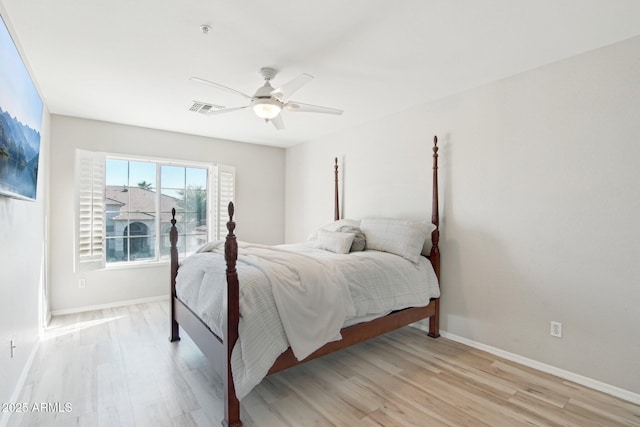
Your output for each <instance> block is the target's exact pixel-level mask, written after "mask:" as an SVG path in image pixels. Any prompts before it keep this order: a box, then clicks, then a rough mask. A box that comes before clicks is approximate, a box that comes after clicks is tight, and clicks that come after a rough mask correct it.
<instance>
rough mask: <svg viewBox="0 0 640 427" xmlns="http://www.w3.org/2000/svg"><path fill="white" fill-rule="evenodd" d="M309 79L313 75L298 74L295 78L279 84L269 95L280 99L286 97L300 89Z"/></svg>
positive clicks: (311, 78)
mask: <svg viewBox="0 0 640 427" xmlns="http://www.w3.org/2000/svg"><path fill="white" fill-rule="evenodd" d="M311 80H313V76H311V75H309V74H300V75H299V76H298V77H296V78H295V79H293V80H290V81H288V82H287V83H285V84H283V85H282V86H280V87H279V88H277V89H274V90H273V91H271V95H273V96H275V97H276V98H278V99H280V100H283V99H288V98H289V97H290V96H291V95H293V94H294V93H295V92H296V91H297V90H298V89H300V88H301V87H302V86H304V85H306V84H307V83H309V82H310V81H311Z"/></svg>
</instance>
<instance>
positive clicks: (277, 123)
mask: <svg viewBox="0 0 640 427" xmlns="http://www.w3.org/2000/svg"><path fill="white" fill-rule="evenodd" d="M269 121H270V122H271V123H273V126H274V127H275V128H276V129H278V130H283V129H284V121H283V120H282V114H278V115H277V116H275V117H274V118H273V119H271V120H269Z"/></svg>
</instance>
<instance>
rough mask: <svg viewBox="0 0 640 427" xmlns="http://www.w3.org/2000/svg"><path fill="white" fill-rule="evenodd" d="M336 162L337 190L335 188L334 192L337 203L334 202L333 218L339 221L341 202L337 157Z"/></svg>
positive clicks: (334, 170) (334, 168) (334, 171)
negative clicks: (339, 197)
mask: <svg viewBox="0 0 640 427" xmlns="http://www.w3.org/2000/svg"><path fill="white" fill-rule="evenodd" d="M335 161H336V164H335V166H334V167H333V174H334V178H335V179H334V180H335V184H336V185H335V190H334V194H335V203H334V208H335V209H334V211H333V220H334V221H337V220H339V219H340V202H339V200H338V158H337V157H336V159H335Z"/></svg>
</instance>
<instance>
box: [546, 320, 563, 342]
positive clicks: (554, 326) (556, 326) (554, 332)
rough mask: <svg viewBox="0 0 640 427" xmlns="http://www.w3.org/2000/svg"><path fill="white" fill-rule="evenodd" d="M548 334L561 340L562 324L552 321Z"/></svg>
mask: <svg viewBox="0 0 640 427" xmlns="http://www.w3.org/2000/svg"><path fill="white" fill-rule="evenodd" d="M549 333H550V334H551V336H552V337H557V338H562V323H561V322H556V321H554V320H552V321H551V330H550V331H549Z"/></svg>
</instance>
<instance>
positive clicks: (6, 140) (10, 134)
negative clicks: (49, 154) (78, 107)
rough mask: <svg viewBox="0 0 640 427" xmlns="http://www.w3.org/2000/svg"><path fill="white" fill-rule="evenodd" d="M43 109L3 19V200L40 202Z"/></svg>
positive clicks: (0, 97)
mask: <svg viewBox="0 0 640 427" xmlns="http://www.w3.org/2000/svg"><path fill="white" fill-rule="evenodd" d="M42 108H43V105H42V99H41V98H40V95H39V94H38V91H37V89H36V87H35V85H34V84H33V81H32V80H31V77H30V76H29V72H28V71H27V67H26V66H25V65H24V62H23V61H22V58H21V57H20V53H19V52H18V48H17V47H16V45H15V43H14V42H13V39H12V38H11V34H9V30H8V29H7V26H6V25H5V22H4V19H3V18H2V16H0V196H8V197H15V198H20V199H25V200H35V199H36V188H37V186H38V160H39V158H40V128H41V127H42Z"/></svg>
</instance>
